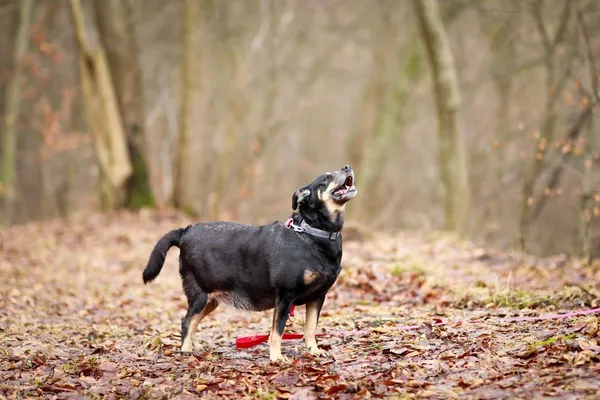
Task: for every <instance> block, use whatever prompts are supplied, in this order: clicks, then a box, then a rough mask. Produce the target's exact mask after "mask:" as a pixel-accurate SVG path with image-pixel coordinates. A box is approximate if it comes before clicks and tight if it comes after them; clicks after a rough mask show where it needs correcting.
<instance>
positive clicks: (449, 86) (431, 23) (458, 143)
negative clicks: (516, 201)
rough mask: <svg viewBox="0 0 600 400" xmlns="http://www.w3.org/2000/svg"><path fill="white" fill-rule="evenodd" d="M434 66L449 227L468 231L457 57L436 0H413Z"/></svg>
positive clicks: (467, 197)
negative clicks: (453, 52)
mask: <svg viewBox="0 0 600 400" xmlns="http://www.w3.org/2000/svg"><path fill="white" fill-rule="evenodd" d="M413 4H414V7H415V13H416V16H417V20H418V23H419V26H420V30H421V36H422V39H423V43H424V44H425V48H426V50H427V57H428V60H429V64H430V67H431V72H432V78H433V81H434V90H435V98H436V107H437V113H438V127H439V149H438V160H439V171H440V176H441V178H442V184H443V185H444V189H445V201H444V202H445V204H444V216H445V224H446V229H448V230H452V231H455V232H457V233H459V234H461V235H462V234H465V233H466V229H467V225H466V222H467V218H466V217H467V211H468V210H469V200H470V193H469V182H468V169H467V151H466V143H465V138H464V132H463V126H462V119H461V116H460V112H461V110H460V104H461V98H460V91H459V87H458V80H457V77H456V70H455V66H454V58H453V55H452V51H451V49H450V44H449V42H448V38H447V36H446V31H445V28H444V25H443V22H442V18H441V15H440V10H439V5H438V3H437V0H413Z"/></svg>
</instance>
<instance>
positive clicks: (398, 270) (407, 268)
mask: <svg viewBox="0 0 600 400" xmlns="http://www.w3.org/2000/svg"><path fill="white" fill-rule="evenodd" d="M409 273H412V274H414V273H416V274H419V275H425V267H424V266H422V265H420V264H405V265H401V264H393V265H392V266H391V267H390V274H391V275H392V276H400V275H404V274H409Z"/></svg>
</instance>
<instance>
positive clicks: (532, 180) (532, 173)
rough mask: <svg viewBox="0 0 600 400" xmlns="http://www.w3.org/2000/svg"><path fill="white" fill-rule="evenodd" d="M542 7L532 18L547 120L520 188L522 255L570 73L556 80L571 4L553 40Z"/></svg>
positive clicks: (537, 7)
mask: <svg viewBox="0 0 600 400" xmlns="http://www.w3.org/2000/svg"><path fill="white" fill-rule="evenodd" d="M542 7H543V5H542V3H541V2H536V3H535V4H534V5H533V8H532V10H531V11H532V17H533V20H534V22H535V24H536V26H537V30H538V33H539V35H540V37H541V42H542V47H543V49H544V65H545V69H546V87H545V90H546V105H545V109H544V119H543V122H542V126H541V128H540V137H539V142H537V143H536V148H535V150H534V156H533V157H532V159H531V164H530V165H529V168H528V170H527V172H526V175H525V179H524V180H523V186H522V188H521V199H520V203H521V204H520V210H519V232H518V237H517V240H518V242H519V247H520V248H521V251H525V246H526V241H527V238H528V236H529V230H530V228H531V225H532V224H533V222H534V220H535V216H534V214H533V208H532V207H531V206H532V205H533V203H534V201H535V199H534V194H535V193H534V191H535V185H536V183H537V181H538V179H539V177H540V175H541V173H542V172H543V169H544V165H545V162H546V159H545V155H546V151H547V147H548V146H546V147H542V146H540V144H541V143H544V144H547V143H552V142H553V140H554V131H555V126H556V118H557V116H556V113H555V111H554V108H555V105H556V103H557V102H558V101H559V100H560V93H562V89H563V87H564V85H565V84H566V82H567V80H568V70H567V71H565V73H564V74H562V75H561V76H559V77H557V68H556V67H557V66H556V54H555V53H556V49H557V47H558V46H559V45H561V44H562V42H563V41H564V38H565V34H566V30H567V27H568V22H569V19H570V15H571V5H570V1H568V0H566V1H565V2H564V6H563V12H562V16H561V21H560V25H559V26H558V28H557V30H556V33H555V34H554V35H553V36H552V37H551V36H550V34H549V33H548V31H547V27H546V26H545V24H544V20H543V17H542V14H541V13H542Z"/></svg>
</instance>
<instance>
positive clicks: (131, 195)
mask: <svg viewBox="0 0 600 400" xmlns="http://www.w3.org/2000/svg"><path fill="white" fill-rule="evenodd" d="M133 1H135V0H95V1H94V7H95V12H96V19H97V21H98V30H99V32H100V40H101V41H102V44H103V46H104V48H105V49H106V58H107V60H108V64H109V68H110V72H111V76H112V78H113V84H114V88H115V93H116V95H117V101H118V104H119V110H120V115H121V118H122V121H123V125H124V128H125V134H126V136H127V148H128V151H129V157H130V158H131V161H132V164H133V172H132V174H131V176H130V177H129V179H128V181H127V184H126V185H125V194H124V195H125V199H124V201H125V205H126V206H127V207H131V208H141V207H148V206H153V205H154V199H153V196H152V191H151V190H150V182H149V176H148V164H147V162H146V159H145V157H144V154H145V153H146V152H145V140H144V129H143V127H144V108H143V99H144V93H143V90H142V81H141V70H140V67H139V62H138V58H137V42H136V37H135V32H134V29H133V28H134V25H133V22H132V12H131V7H132V2H133Z"/></svg>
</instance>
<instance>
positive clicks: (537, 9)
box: [531, 0, 553, 56]
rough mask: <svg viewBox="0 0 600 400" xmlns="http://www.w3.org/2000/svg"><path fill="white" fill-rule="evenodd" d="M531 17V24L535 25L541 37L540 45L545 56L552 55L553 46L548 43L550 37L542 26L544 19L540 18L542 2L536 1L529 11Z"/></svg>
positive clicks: (544, 26)
mask: <svg viewBox="0 0 600 400" xmlns="http://www.w3.org/2000/svg"><path fill="white" fill-rule="evenodd" d="M531 15H532V16H533V22H534V23H535V25H536V27H537V30H538V32H539V34H540V36H541V37H542V44H543V45H544V49H545V52H546V56H548V55H550V54H552V50H553V46H552V43H551V42H550V35H548V31H547V30H546V25H544V18H543V17H542V1H541V0H538V1H536V2H535V5H534V6H533V7H532V9H531Z"/></svg>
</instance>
